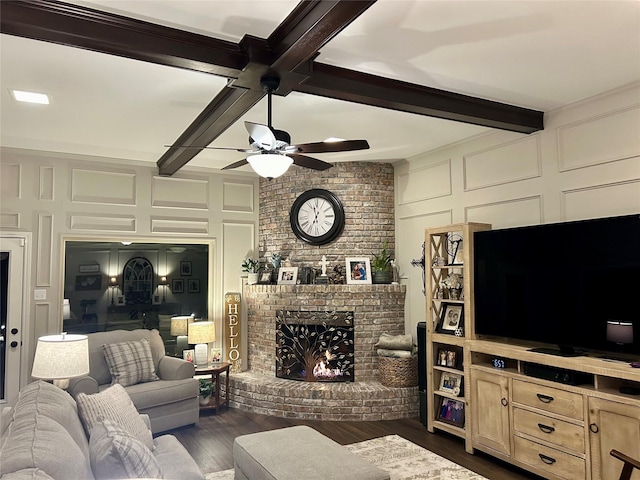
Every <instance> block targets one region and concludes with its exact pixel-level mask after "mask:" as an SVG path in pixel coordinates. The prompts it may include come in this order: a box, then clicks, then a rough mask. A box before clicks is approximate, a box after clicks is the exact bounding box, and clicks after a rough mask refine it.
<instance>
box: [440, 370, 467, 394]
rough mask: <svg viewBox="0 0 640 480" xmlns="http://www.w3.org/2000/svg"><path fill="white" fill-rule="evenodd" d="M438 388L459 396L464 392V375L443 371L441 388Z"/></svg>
mask: <svg viewBox="0 0 640 480" xmlns="http://www.w3.org/2000/svg"><path fill="white" fill-rule="evenodd" d="M438 390H440V391H441V392H446V393H450V394H451V395H455V396H456V397H459V396H460V394H461V392H462V375H459V374H457V373H448V372H442V374H441V375H440V388H439V389H438Z"/></svg>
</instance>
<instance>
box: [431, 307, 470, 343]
mask: <svg viewBox="0 0 640 480" xmlns="http://www.w3.org/2000/svg"><path fill="white" fill-rule="evenodd" d="M463 307H464V305H461V304H455V303H448V302H442V313H441V315H440V320H439V321H438V325H437V326H436V332H438V333H446V334H449V335H456V336H459V337H462V336H463V335H464V317H463V313H464V312H463Z"/></svg>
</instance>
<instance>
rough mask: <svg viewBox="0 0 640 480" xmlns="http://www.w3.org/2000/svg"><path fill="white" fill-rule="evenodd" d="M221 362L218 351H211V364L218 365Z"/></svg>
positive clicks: (220, 355) (220, 353) (220, 354)
mask: <svg viewBox="0 0 640 480" xmlns="http://www.w3.org/2000/svg"><path fill="white" fill-rule="evenodd" d="M221 361H222V352H220V349H217V348H216V349H213V350H211V363H216V364H217V363H220V362H221Z"/></svg>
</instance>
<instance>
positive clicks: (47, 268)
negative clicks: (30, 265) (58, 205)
mask: <svg viewBox="0 0 640 480" xmlns="http://www.w3.org/2000/svg"><path fill="white" fill-rule="evenodd" d="M37 242H38V244H37V247H36V250H37V251H36V258H37V260H36V287H50V286H51V269H52V268H53V266H52V264H51V262H52V259H53V215H48V214H42V213H41V214H39V215H38V240H37Z"/></svg>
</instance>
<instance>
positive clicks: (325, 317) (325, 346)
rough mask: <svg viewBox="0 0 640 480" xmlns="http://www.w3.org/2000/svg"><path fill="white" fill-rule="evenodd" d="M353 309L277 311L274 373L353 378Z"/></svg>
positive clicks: (307, 377)
mask: <svg viewBox="0 0 640 480" xmlns="http://www.w3.org/2000/svg"><path fill="white" fill-rule="evenodd" d="M353 333H354V329H353V312H300V311H289V310H278V311H277V313H276V376H277V377H279V378H287V379H290V380H300V381H306V382H353V381H354V368H353V362H354V348H353Z"/></svg>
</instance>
